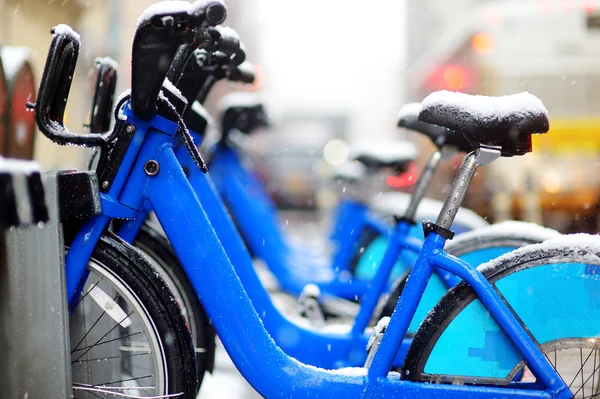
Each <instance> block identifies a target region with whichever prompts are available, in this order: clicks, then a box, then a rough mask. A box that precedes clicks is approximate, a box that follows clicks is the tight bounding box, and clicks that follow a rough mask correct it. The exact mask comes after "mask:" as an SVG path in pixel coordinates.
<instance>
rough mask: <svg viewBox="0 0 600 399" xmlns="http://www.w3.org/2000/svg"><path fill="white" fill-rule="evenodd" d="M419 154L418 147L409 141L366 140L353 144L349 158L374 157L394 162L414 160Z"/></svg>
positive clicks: (386, 161)
mask: <svg viewBox="0 0 600 399" xmlns="http://www.w3.org/2000/svg"><path fill="white" fill-rule="evenodd" d="M417 156H418V151H417V147H416V146H415V145H414V144H413V143H411V142H409V141H389V142H385V141H365V142H359V143H357V144H354V145H352V147H351V148H350V156H349V158H350V159H357V158H359V157H372V158H375V159H379V160H381V161H382V162H385V163H392V162H405V161H412V160H414V159H415V158H416V157H417Z"/></svg>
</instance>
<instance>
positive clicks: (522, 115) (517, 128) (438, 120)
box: [419, 91, 550, 156]
mask: <svg viewBox="0 0 600 399" xmlns="http://www.w3.org/2000/svg"><path fill="white" fill-rule="evenodd" d="M422 107H423V108H422V109H421V112H420V113H419V121H421V122H426V123H433V124H435V125H439V126H443V127H446V128H448V129H454V130H456V131H457V132H460V133H462V134H463V135H464V136H465V138H467V140H469V141H470V142H471V144H472V145H473V146H474V147H481V146H499V147H501V148H502V149H501V151H502V155H503V156H513V155H523V154H525V153H527V152H530V151H531V135H532V134H535V133H546V132H547V131H548V129H549V127H550V123H549V122H548V111H547V110H546V108H545V107H544V104H542V102H541V101H540V100H539V99H538V98H537V97H535V96H534V95H533V94H530V93H527V92H523V93H519V94H513V95H509V96H502V97H486V96H474V95H469V94H464V93H456V92H448V91H438V92H435V93H432V94H430V95H429V96H427V97H426V98H425V99H424V100H423V103H422Z"/></svg>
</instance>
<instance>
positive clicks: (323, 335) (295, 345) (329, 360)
mask: <svg viewBox="0 0 600 399" xmlns="http://www.w3.org/2000/svg"><path fill="white" fill-rule="evenodd" d="M184 76H185V73H184ZM189 76H190V75H188V79H189ZM191 76H193V75H191ZM200 82H201V81H200ZM196 84H198V82H197V83H196ZM104 86H106V85H104ZM184 87H186V88H188V89H189V87H190V85H189V84H186V85H185V86H184ZM194 108H195V109H198V106H195V107H194ZM194 108H192V109H194ZM184 115H185V114H184ZM259 119H260V118H259ZM253 120H254V119H253V118H252V117H246V118H244V123H245V124H247V125H252V124H253V123H254V122H253ZM192 122H193V120H192ZM438 130H439V129H438ZM437 134H438V136H441V137H437V136H436V140H438V141H439V140H441V139H442V138H444V139H446V136H447V131H446V130H445V129H442V130H441V131H438V132H437ZM450 140H455V142H456V140H457V139H456V138H454V139H452V138H451V139H450ZM450 140H449V141H450ZM450 143H452V141H450ZM455 145H456V144H455ZM187 154H188V153H187V150H186V149H185V147H184V146H183V145H181V146H179V147H178V149H177V150H176V155H177V156H178V159H179V162H180V163H181V165H182V166H183V168H184V170H186V173H187V177H188V179H189V181H190V183H191V184H192V186H193V187H194V190H195V191H196V193H197V195H198V196H199V197H201V198H203V202H204V204H205V210H206V212H207V214H208V216H209V218H210V219H211V221H212V223H213V225H214V226H215V229H216V231H217V234H218V235H219V238H220V240H221V242H222V243H223V246H224V247H225V248H226V250H227V252H228V256H229V257H230V259H231V260H232V263H233V264H234V265H235V267H236V271H237V273H238V274H239V276H240V278H241V279H242V281H243V283H244V285H245V287H246V290H247V291H248V293H249V295H250V297H251V298H252V301H253V304H254V306H255V308H256V309H257V311H258V312H259V314H260V315H261V316H262V318H263V322H264V323H265V326H266V328H267V330H268V331H269V332H270V333H271V335H272V336H273V337H274V339H275V340H276V342H277V343H278V344H279V345H280V346H281V347H282V348H283V349H284V351H285V352H286V353H288V354H292V355H294V357H296V358H297V359H299V360H302V361H305V362H308V363H310V364H313V365H318V366H322V367H331V368H337V367H341V366H344V365H360V364H363V363H364V361H365V358H366V353H365V351H364V347H365V345H366V343H367V339H368V336H366V335H365V332H364V331H365V328H366V327H367V326H368V325H369V323H370V321H371V320H372V319H373V318H374V316H373V314H374V312H375V308H376V305H377V302H378V300H379V298H380V296H381V294H382V293H383V292H384V289H385V286H386V284H385V282H386V281H387V277H386V276H387V274H386V273H390V271H389V270H386V269H382V271H381V273H382V274H381V276H380V277H379V280H377V281H376V282H374V284H373V285H372V287H371V288H370V290H369V295H368V296H366V297H365V299H364V301H363V303H362V304H361V307H360V311H359V313H358V314H357V317H356V320H355V323H354V324H353V326H352V328H351V329H350V328H349V327H344V328H342V330H341V331H342V332H340V329H336V330H335V331H336V332H337V333H336V334H332V333H331V332H332V329H325V330H322V331H313V330H307V329H305V328H301V327H300V326H297V325H296V324H294V323H292V322H290V321H289V320H287V319H286V318H285V317H284V316H282V315H281V314H280V312H279V311H278V310H277V309H276V308H275V306H274V305H273V303H272V302H271V299H270V298H269V296H268V294H267V293H266V291H265V289H264V288H263V286H262V285H261V284H260V281H259V280H258V278H257V276H256V274H255V272H254V270H253V268H252V265H251V261H250V259H249V258H248V254H247V253H246V252H245V251H244V249H243V243H242V241H241V239H240V237H239V235H238V234H237V232H236V231H235V229H233V227H232V223H231V221H230V219H229V217H228V215H227V214H226V212H225V211H224V209H223V205H222V203H221V201H220V199H219V197H218V195H216V193H215V191H214V189H213V188H212V185H211V183H210V180H208V178H207V176H206V175H204V174H202V173H200V172H199V171H198V170H197V168H195V167H194V164H193V163H192V161H191V159H190V158H189V156H188V155H187ZM431 173H432V172H428V173H425V174H424V175H423V176H424V178H423V179H425V180H422V181H421V182H420V183H418V184H417V187H421V188H420V194H417V196H416V201H417V203H418V197H419V196H422V193H423V192H424V189H423V184H427V179H429V177H430V175H431ZM207 204H210V206H208V205H207ZM413 208H414V206H413ZM143 215H145V214H143ZM143 220H144V218H143V217H142V218H140V217H138V218H137V219H135V220H133V221H132V222H130V223H129V222H127V223H125V224H124V225H122V226H120V227H119V228H118V232H119V235H120V236H121V237H123V238H125V239H126V240H128V241H129V242H132V241H133V242H134V245H135V246H136V247H138V248H139V249H141V250H142V252H143V253H144V254H145V255H147V256H148V258H149V259H151V260H152V263H153V264H154V265H155V266H156V268H157V269H158V270H160V271H161V273H164V274H165V276H167V280H168V281H169V282H172V284H171V286H172V287H173V288H174V290H175V292H176V293H179V294H178V296H179V297H180V298H181V303H182V304H183V305H184V306H185V308H186V309H187V310H188V311H187V314H188V320H190V324H191V325H192V331H194V330H195V329H196V330H202V329H203V328H204V329H206V327H203V326H202V325H200V326H198V327H196V328H195V327H194V324H195V323H194V315H195V313H196V309H199V310H198V315H199V320H204V318H205V316H204V313H203V311H202V307H201V305H200V304H199V303H197V304H194V303H195V302H196V301H197V298H195V294H194V292H193V291H192V292H191V293H190V288H189V287H190V283H189V281H188V277H186V272H185V270H184V269H183V268H182V266H181V265H180V264H179V262H178V261H177V257H176V255H175V254H174V253H173V252H172V251H171V250H170V246H169V245H168V243H167V242H166V239H165V238H164V237H163V236H162V235H160V234H159V233H158V232H157V231H156V229H153V228H152V226H149V225H146V226H142V227H141V230H140V226H141V223H140V222H141V221H143ZM404 226H405V227H408V226H409V224H408V223H404ZM521 227H522V226H521ZM494 231H495V230H494ZM494 231H490V232H487V233H486V234H487V235H488V236H493V234H492V233H493V232H494ZM551 233H554V234H556V233H555V232H551V231H549V232H546V231H541V232H540V233H539V234H538V240H539V241H541V239H540V238H539V236H542V237H544V235H543V234H545V235H546V237H549V236H552V234H551ZM136 234H137V237H136ZM401 234H402V235H400V234H398V237H399V238H398V240H399V241H398V243H396V245H395V246H393V247H391V248H392V249H391V251H393V252H391V254H390V255H388V260H387V263H386V265H387V267H391V266H393V265H394V263H395V259H396V258H397V256H398V253H399V251H400V250H401V249H403V247H404V245H405V244H403V243H404V242H406V241H402V240H405V239H406V236H405V234H406V233H405V232H402V231H401ZM481 234H484V232H482V233H481ZM516 237H517V238H515V239H513V240H512V241H510V243H508V242H506V241H504V242H502V243H501V245H502V246H501V247H500V246H499V245H498V244H496V245H495V247H496V250H497V251H503V252H506V251H508V250H510V249H511V248H510V245H515V247H518V246H521V245H524V244H526V243H529V242H539V241H535V239H534V238H532V237H535V233H529V241H524V240H521V241H518V240H519V238H518V237H520V235H519V234H517V236H516ZM495 238H497V236H495ZM134 239H135V241H134ZM472 241H473V238H471V239H470V241H466V243H469V242H471V244H475V243H473V242H472ZM490 241H491V240H490ZM408 243H411V241H408ZM463 244H465V242H463ZM413 245H414V246H413V247H412V248H413V249H412V250H413V251H414V252H415V253H416V252H417V251H418V249H419V248H420V245H421V243H420V242H416V243H414V244H413ZM488 245H489V244H488ZM492 245H494V244H492ZM466 252H468V251H466ZM491 253H496V252H490V251H485V254H486V256H488V258H487V259H489V256H490V254H491ZM473 256H474V257H477V256H478V257H479V259H481V256H482V255H481V254H477V253H475V255H473ZM182 276H183V277H182ZM438 281H441V282H442V283H441V286H440V285H435V282H438ZM450 282H452V280H451V277H450V276H448V275H444V276H441V277H439V278H438V279H435V280H434V283H433V284H432V287H433V288H429V289H428V292H427V298H430V299H428V300H424V301H422V304H423V305H422V308H420V309H419V316H418V317H415V318H414V319H413V323H412V325H411V329H410V330H409V331H410V332H411V333H413V332H415V331H416V329H417V327H418V325H419V323H420V321H421V320H422V317H424V316H425V315H426V313H427V311H428V310H429V309H430V308H431V307H432V306H433V305H434V304H435V303H436V302H437V300H438V299H439V298H441V296H442V295H443V294H444V293H445V292H446V290H447V288H448V287H449V286H451V285H449V283H450ZM188 304H193V305H188ZM375 318H377V316H375ZM290 336H291V337H294V338H293V339H290ZM409 343H410V340H406V341H405V343H404V344H403V349H402V350H401V351H400V352H399V354H398V357H397V359H396V362H395V367H399V366H400V365H401V364H402V358H403V354H404V353H405V351H406V349H407V348H408V345H409ZM198 344H199V345H201V346H199V347H200V348H203V350H204V349H205V348H206V347H207V345H206V343H202V342H199V343H198ZM208 353H212V349H211V350H209V351H208ZM207 358H211V356H207ZM202 370H204V369H202Z"/></svg>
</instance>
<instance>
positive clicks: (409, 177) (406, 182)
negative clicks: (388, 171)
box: [385, 163, 417, 188]
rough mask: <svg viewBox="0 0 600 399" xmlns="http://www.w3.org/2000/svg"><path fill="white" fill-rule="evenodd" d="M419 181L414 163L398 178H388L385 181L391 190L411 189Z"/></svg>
mask: <svg viewBox="0 0 600 399" xmlns="http://www.w3.org/2000/svg"><path fill="white" fill-rule="evenodd" d="M416 180H417V168H415V165H414V164H413V163H410V164H409V165H408V169H407V171H406V172H404V173H402V174H400V175H398V176H393V175H392V176H388V177H386V179H385V184H386V185H388V186H389V187H391V188H404V187H410V186H412V185H413V184H415V181H416Z"/></svg>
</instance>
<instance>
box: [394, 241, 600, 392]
mask: <svg viewBox="0 0 600 399" xmlns="http://www.w3.org/2000/svg"><path fill="white" fill-rule="evenodd" d="M479 270H480V271H481V273H482V274H483V275H484V276H485V277H486V278H487V279H488V280H489V281H490V283H491V284H492V285H493V286H494V288H495V289H496V290H497V292H498V293H499V294H500V295H501V298H502V299H503V300H504V301H505V302H506V303H507V304H508V305H509V307H510V308H512V310H513V311H514V313H515V314H516V316H517V319H518V320H520V322H521V324H522V325H523V327H524V328H525V329H526V331H528V332H529V333H530V334H531V336H532V337H533V338H534V340H535V341H536V342H537V343H538V344H539V348H540V350H541V352H542V353H544V354H545V355H546V357H547V358H548V360H549V361H550V363H551V364H552V366H553V367H554V369H555V370H556V371H557V373H558V375H559V376H560V377H561V378H562V379H563V381H564V382H565V383H566V385H567V386H568V387H569V389H570V390H571V393H572V394H573V396H574V397H577V398H592V397H597V396H599V395H600V375H599V370H600V351H599V349H600V237H598V236H588V235H583V234H577V235H572V236H563V237H560V238H557V239H553V240H550V241H547V242H545V243H543V244H538V245H531V246H528V247H525V248H521V249H519V250H516V251H514V252H512V253H510V254H506V255H504V256H502V257H500V258H498V259H496V260H494V261H492V262H489V263H486V264H485V265H482V266H480V267H479ZM402 376H403V378H404V379H408V380H413V381H430V382H438V383H461V384H493V385H509V384H510V385H511V386H514V385H515V384H516V385H518V384H521V383H531V382H535V377H533V375H531V373H530V372H528V370H527V368H526V365H525V363H524V361H523V358H522V356H521V354H520V353H519V352H518V351H517V350H516V349H515V348H514V347H513V345H512V343H511V342H510V340H509V339H508V338H507V337H506V335H505V334H504V332H503V331H502V330H501V329H500V327H499V326H498V324H497V323H496V322H495V320H494V319H493V317H492V315H491V314H490V313H489V312H488V310H487V309H486V308H485V307H484V306H483V304H482V303H481V301H480V300H479V299H478V298H477V296H476V295H475V293H474V291H473V289H472V288H471V287H470V286H469V285H467V284H466V283H464V282H463V283H460V284H458V285H457V286H456V287H454V288H452V289H451V290H450V291H449V292H448V294H447V295H445V296H444V298H443V299H442V300H441V301H440V302H439V303H438V304H437V305H436V307H435V308H434V309H433V311H432V312H430V313H429V315H428V317H427V318H426V319H425V320H424V321H423V323H422V324H421V326H420V328H419V330H418V332H417V334H416V335H415V337H414V339H413V342H412V345H411V347H410V349H409V351H408V354H407V356H406V361H405V363H404V366H403V370H402Z"/></svg>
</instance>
